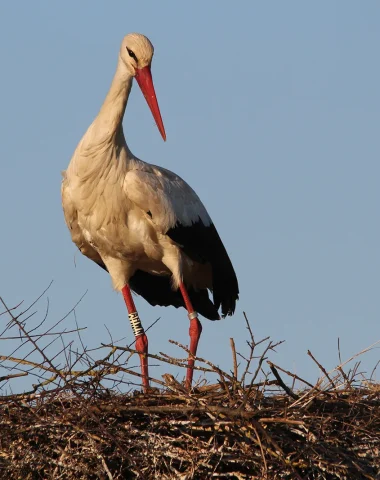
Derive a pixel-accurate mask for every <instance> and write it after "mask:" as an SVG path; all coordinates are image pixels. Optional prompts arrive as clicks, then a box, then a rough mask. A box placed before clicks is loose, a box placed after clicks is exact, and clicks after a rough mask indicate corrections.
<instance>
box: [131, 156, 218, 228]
mask: <svg viewBox="0 0 380 480" xmlns="http://www.w3.org/2000/svg"><path fill="white" fill-rule="evenodd" d="M136 167H137V168H135V169H132V170H130V171H129V172H128V173H127V174H126V176H125V180H124V191H125V193H126V195H127V197H128V198H129V199H130V200H132V202H133V203H135V204H136V205H137V206H139V207H140V208H141V209H143V210H144V211H145V212H146V213H148V212H150V213H149V215H150V216H151V217H152V220H153V222H154V224H155V225H156V226H157V228H158V229H159V231H160V232H162V233H166V232H167V231H168V230H169V229H170V228H173V227H174V226H175V225H176V224H177V223H178V222H179V223H180V224H181V225H183V226H191V225H192V224H193V223H194V222H196V221H197V220H198V218H200V219H201V220H202V222H203V223H204V225H206V226H208V225H210V224H211V218H210V217H209V215H208V213H207V210H206V209H205V207H204V205H203V203H202V202H201V201H200V199H199V197H198V195H197V194H196V193H195V192H194V190H193V189H192V188H191V187H190V186H189V185H188V184H187V183H186V182H185V181H184V180H182V178H180V177H179V176H178V175H175V174H174V173H173V172H170V171H169V170H166V169H165V168H161V167H156V166H154V165H146V164H144V165H141V164H137V165H136Z"/></svg>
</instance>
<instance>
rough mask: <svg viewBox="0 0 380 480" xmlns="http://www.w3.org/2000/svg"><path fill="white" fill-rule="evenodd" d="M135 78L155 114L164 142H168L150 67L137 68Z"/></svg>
mask: <svg viewBox="0 0 380 480" xmlns="http://www.w3.org/2000/svg"><path fill="white" fill-rule="evenodd" d="M135 78H136V80H137V83H138V84H139V87H140V88H141V91H142V93H143V95H144V97H145V100H146V101H147V103H148V105H149V108H150V111H151V112H152V114H153V118H154V120H155V122H156V124H157V127H158V130H159V131H160V133H161V135H162V138H163V139H164V141H165V140H166V133H165V127H164V123H163V121H162V118H161V113H160V108H159V106H158V102H157V98H156V92H155V91H154V85H153V80H152V74H151V72H150V65H147V66H146V67H144V68H137V69H136V74H135Z"/></svg>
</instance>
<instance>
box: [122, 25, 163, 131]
mask: <svg viewBox="0 0 380 480" xmlns="http://www.w3.org/2000/svg"><path fill="white" fill-rule="evenodd" d="M153 53H154V48H153V45H152V44H151V42H150V40H149V39H148V38H147V37H145V36H144V35H141V34H140V33H129V34H128V35H126V36H125V37H124V38H123V41H122V43H121V47H120V58H121V60H122V61H123V63H124V64H125V66H126V67H127V69H128V70H129V72H130V73H131V74H132V75H133V76H134V77H135V78H136V80H137V83H138V84H139V86H140V88H141V91H142V93H143V95H144V97H145V100H146V101H147V103H148V105H149V108H150V110H151V112H152V114H153V117H154V120H155V121H156V124H157V127H158V129H159V131H160V133H161V135H162V138H163V139H164V140H166V133H165V127H164V124H163V121H162V118H161V113H160V108H159V106H158V102H157V98H156V93H155V91H154V85H153V80H152V74H151V71H150V67H151V64H152V58H153Z"/></svg>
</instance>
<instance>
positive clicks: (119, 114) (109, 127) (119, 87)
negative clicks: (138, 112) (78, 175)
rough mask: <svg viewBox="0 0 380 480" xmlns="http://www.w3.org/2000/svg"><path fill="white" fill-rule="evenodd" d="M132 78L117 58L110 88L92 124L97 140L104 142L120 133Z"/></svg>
mask: <svg viewBox="0 0 380 480" xmlns="http://www.w3.org/2000/svg"><path fill="white" fill-rule="evenodd" d="M132 80H133V76H132V74H131V73H130V72H129V70H128V69H127V67H126V66H125V64H124V63H123V61H122V60H121V59H120V58H119V61H118V64H117V69H116V73H115V76H114V78H113V80H112V84H111V87H110V89H109V91H108V93H107V96H106V98H105V100H104V102H103V105H102V107H101V109H100V111H99V114H98V116H97V117H96V118H95V120H94V122H93V132H94V133H95V135H96V136H97V137H98V139H99V140H103V141H104V140H106V139H111V138H114V137H115V136H118V134H119V133H122V121H123V117H124V112H125V108H126V106H127V102H128V97H129V93H130V91H131V87H132Z"/></svg>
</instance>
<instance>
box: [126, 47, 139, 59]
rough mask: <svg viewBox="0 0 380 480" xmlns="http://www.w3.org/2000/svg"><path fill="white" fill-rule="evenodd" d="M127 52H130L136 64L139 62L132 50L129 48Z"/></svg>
mask: <svg viewBox="0 0 380 480" xmlns="http://www.w3.org/2000/svg"><path fill="white" fill-rule="evenodd" d="M127 51H128V53H129V56H130V57H132V58H133V59H134V60H136V62H137V57H136V55H135V54H134V53H133V51H132V50H130V49H129V48H128V47H127Z"/></svg>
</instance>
